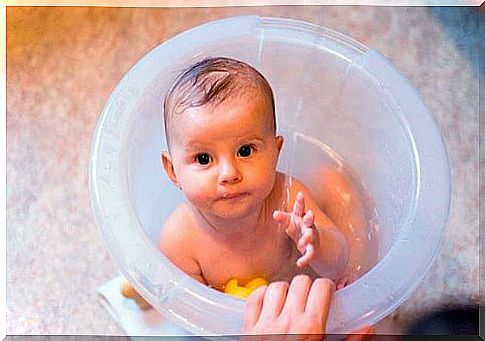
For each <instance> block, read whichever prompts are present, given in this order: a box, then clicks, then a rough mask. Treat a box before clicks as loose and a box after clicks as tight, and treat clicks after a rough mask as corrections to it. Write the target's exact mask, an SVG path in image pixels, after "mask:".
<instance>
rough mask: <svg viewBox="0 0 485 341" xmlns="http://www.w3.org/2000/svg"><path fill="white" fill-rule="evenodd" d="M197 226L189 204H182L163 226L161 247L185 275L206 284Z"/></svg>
mask: <svg viewBox="0 0 485 341" xmlns="http://www.w3.org/2000/svg"><path fill="white" fill-rule="evenodd" d="M196 224H197V222H196V220H195V219H194V215H193V213H192V211H191V210H190V208H189V207H188V206H187V204H185V203H182V204H180V205H179V206H178V207H177V208H176V209H175V210H174V211H173V212H172V214H171V215H170V216H169V217H168V219H167V221H166V222H165V224H164V225H163V228H162V231H161V233H160V242H159V247H160V250H161V251H162V252H163V253H164V254H165V256H167V257H168V258H169V259H170V260H171V261H172V262H173V263H174V264H175V265H177V266H178V267H179V268H181V269H182V270H183V271H184V272H185V273H187V274H188V275H189V276H191V277H193V278H194V279H196V280H198V281H199V282H202V283H205V280H204V278H203V276H202V272H201V269H200V266H199V262H198V254H199V252H198V250H199V248H198V247H197V245H200V243H199V241H200V236H199V234H200V233H197V230H198V229H197V226H196Z"/></svg>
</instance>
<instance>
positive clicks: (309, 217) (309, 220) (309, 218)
mask: <svg viewBox="0 0 485 341" xmlns="http://www.w3.org/2000/svg"><path fill="white" fill-rule="evenodd" d="M303 223H305V225H306V226H308V227H313V224H315V215H314V214H313V211H312V210H308V211H307V212H306V213H305V215H304V216H303Z"/></svg>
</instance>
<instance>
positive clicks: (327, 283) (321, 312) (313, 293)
mask: <svg viewBox="0 0 485 341" xmlns="http://www.w3.org/2000/svg"><path fill="white" fill-rule="evenodd" d="M334 292H335V284H334V283H333V281H332V280H330V279H328V278H317V279H316V280H314V281H313V284H312V287H311V288H310V292H309V293H308V300H307V303H306V307H305V313H308V314H311V315H316V316H320V318H321V321H322V325H323V326H324V327H325V326H326V325H327V318H328V313H329V311H330V303H331V301H332V295H333V293H334ZM323 333H325V330H324V331H323Z"/></svg>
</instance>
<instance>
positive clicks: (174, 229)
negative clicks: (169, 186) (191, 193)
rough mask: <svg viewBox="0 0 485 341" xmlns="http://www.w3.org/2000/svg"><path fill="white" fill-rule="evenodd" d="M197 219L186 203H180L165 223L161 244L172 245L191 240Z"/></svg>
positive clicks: (165, 246)
mask: <svg viewBox="0 0 485 341" xmlns="http://www.w3.org/2000/svg"><path fill="white" fill-rule="evenodd" d="M195 224H196V221H195V219H194V217H193V214H192V211H191V210H190V208H189V207H188V206H187V204H186V203H182V204H180V205H179V206H178V207H177V208H176V209H175V210H174V211H173V212H172V213H171V214H170V216H169V217H168V218H167V220H166V221H165V223H164V224H163V228H162V231H161V234H160V246H163V248H167V247H172V246H173V245H180V244H185V243H187V242H189V241H190V240H191V239H193V238H190V236H191V235H192V237H193V231H194V230H195V226H194V225H195Z"/></svg>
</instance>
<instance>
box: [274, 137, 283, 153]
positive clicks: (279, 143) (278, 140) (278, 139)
mask: <svg viewBox="0 0 485 341" xmlns="http://www.w3.org/2000/svg"><path fill="white" fill-rule="evenodd" d="M283 141H284V138H283V136H281V135H278V136H276V147H278V153H279V152H281V148H283Z"/></svg>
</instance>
